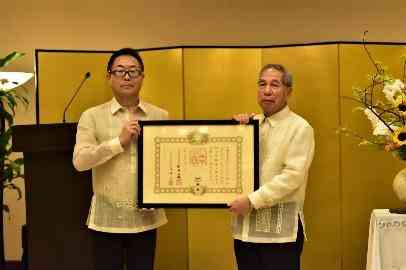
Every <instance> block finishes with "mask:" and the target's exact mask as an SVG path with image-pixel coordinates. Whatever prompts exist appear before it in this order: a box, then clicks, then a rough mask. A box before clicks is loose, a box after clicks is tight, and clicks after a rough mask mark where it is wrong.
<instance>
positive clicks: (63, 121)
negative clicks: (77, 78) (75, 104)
mask: <svg viewBox="0 0 406 270" xmlns="http://www.w3.org/2000/svg"><path fill="white" fill-rule="evenodd" d="M89 78H90V72H89V71H88V72H86V73H85V77H84V78H83V79H82V81H81V82H80V84H79V86H78V88H76V91H75V93H74V94H73V96H72V98H71V99H70V100H69V102H68V105H66V107H65V109H64V110H63V118H62V123H66V117H65V114H66V111H67V110H68V108H69V106H70V105H71V103H72V101H73V100H74V99H75V97H76V95H77V94H78V93H79V90H80V88H82V86H83V84H84V83H85V81H86V80H87V79H89Z"/></svg>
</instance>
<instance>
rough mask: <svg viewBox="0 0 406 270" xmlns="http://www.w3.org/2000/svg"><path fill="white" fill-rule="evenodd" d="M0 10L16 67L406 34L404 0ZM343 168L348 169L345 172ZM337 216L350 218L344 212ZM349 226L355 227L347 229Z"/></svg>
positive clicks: (13, 234) (30, 116) (13, 221)
mask: <svg viewBox="0 0 406 270" xmlns="http://www.w3.org/2000/svg"><path fill="white" fill-rule="evenodd" d="M1 10H2V11H3V12H2V15H1V17H0V26H1V29H2V33H3V35H2V38H1V42H0V53H1V55H5V54H6V53H8V52H10V51H11V50H18V51H23V52H26V53H27V57H25V58H24V59H21V60H19V61H18V62H16V63H15V64H13V65H12V66H11V67H10V68H12V69H13V70H20V71H32V70H33V55H34V49H35V48H49V49H99V50H110V49H116V48H119V47H123V46H132V47H136V48H147V47H161V46H167V45H220V44H223V45H257V44H263V45H272V44H292V43H305V42H318V41H330V40H350V41H352V40H360V39H361V33H362V32H363V30H365V29H368V30H369V31H370V34H369V36H368V37H369V40H371V41H403V42H405V41H406V28H405V27H404V14H405V13H406V5H405V4H404V1H403V0H394V1H390V4H389V3H386V2H382V1H366V0H361V1H352V0H351V1H350V0H344V1H335V2H332V1H317V0H309V1H301V0H288V1H279V2H277V1H259V0H254V1H242V0H234V1H231V0H230V1H219V0H206V1H187V0H182V1H181V0H174V1H152V0H148V1H147V0H144V1H140V0H126V1H95V0H90V1H78V0H71V1H64V2H63V1H51V0H37V1H29V0H25V1H23V0H14V1H2V7H1ZM28 88H29V89H31V90H32V91H31V92H30V93H29V98H30V100H31V103H30V106H29V107H28V109H27V110H25V109H20V110H19V111H18V114H17V122H18V123H33V122H34V119H35V116H34V111H35V110H34V108H35V100H34V99H33V95H34V90H33V89H34V86H33V83H31V85H29V86H28ZM344 143H345V142H344ZM374 155H379V154H374ZM380 158H383V157H380ZM396 166H397V167H399V165H396ZM349 171H350V170H349ZM344 176H345V177H347V173H345V175H344ZM349 179H353V178H349ZM341 188H342V189H343V190H347V189H348V190H350V189H351V186H350V185H348V183H347V185H344V186H343V187H341ZM321 192H322V191H321ZM354 195H357V194H354ZM15 199H16V198H15V194H6V200H7V202H8V203H9V204H10V206H11V210H12V214H11V216H6V217H5V219H4V222H5V235H6V257H7V259H9V260H18V259H19V258H20V255H21V242H20V230H19V228H20V225H21V224H24V223H25V208H24V200H20V201H16V200H15ZM322 200H323V199H320V202H323V201H322ZM333 200H335V198H334V199H333ZM379 201H384V199H382V198H380V199H379ZM346 202H348V203H351V201H350V200H347V201H346ZM381 205H382V206H385V204H384V203H382V204H381ZM364 211H369V209H366V210H364ZM363 216H364V218H363V220H361V221H362V222H365V213H364V215H363ZM344 218H345V219H346V220H348V223H350V222H351V215H344ZM347 218H348V219H347ZM361 221H360V222H361ZM364 229H365V228H364ZM325 230H328V228H326V229H325ZM332 233H334V232H332ZM350 233H353V234H358V233H361V232H359V231H354V230H351V231H350ZM362 233H363V234H365V231H364V232H362ZM354 256H357V255H354ZM352 261H357V260H356V259H353V260H349V262H348V264H350V263H351V262H352ZM345 263H346V262H345Z"/></svg>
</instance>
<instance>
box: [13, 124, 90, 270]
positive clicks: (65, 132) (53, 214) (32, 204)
mask: <svg viewBox="0 0 406 270" xmlns="http://www.w3.org/2000/svg"><path fill="white" fill-rule="evenodd" d="M12 132H13V135H12V140H13V151H15V152H23V154H24V174H25V197H26V211H27V213H26V216H27V236H26V239H27V243H23V246H25V248H26V250H25V251H24V252H25V253H26V255H27V260H28V261H27V264H28V269H29V270H51V269H52V270H55V269H58V270H72V269H80V270H82V269H83V270H85V269H86V270H88V269H93V265H92V253H91V252H92V249H91V240H90V235H89V232H88V229H87V227H86V224H85V223H86V218H87V214H88V210H89V206H90V201H91V192H92V188H91V184H92V182H91V171H86V172H77V171H76V170H75V168H74V167H73V165H72V153H73V147H74V144H75V136H76V123H69V124H43V125H19V126H13V128H12Z"/></svg>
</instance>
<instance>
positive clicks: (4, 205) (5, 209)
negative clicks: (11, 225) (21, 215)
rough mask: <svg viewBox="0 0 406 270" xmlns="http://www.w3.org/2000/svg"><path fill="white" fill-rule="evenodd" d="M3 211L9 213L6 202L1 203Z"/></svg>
mask: <svg viewBox="0 0 406 270" xmlns="http://www.w3.org/2000/svg"><path fill="white" fill-rule="evenodd" d="M3 211H4V212H6V213H10V208H9V207H8V205H7V204H3Z"/></svg>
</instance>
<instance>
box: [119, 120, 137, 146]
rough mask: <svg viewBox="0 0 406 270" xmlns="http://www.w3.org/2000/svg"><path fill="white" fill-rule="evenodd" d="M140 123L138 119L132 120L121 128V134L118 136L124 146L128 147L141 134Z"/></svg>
mask: <svg viewBox="0 0 406 270" xmlns="http://www.w3.org/2000/svg"><path fill="white" fill-rule="evenodd" d="M140 131H141V128H140V125H139V124H138V121H137V120H130V121H128V122H127V123H125V125H124V126H123V128H122V129H121V133H120V136H119V137H118V138H119V140H120V143H121V146H122V147H123V148H126V147H127V146H128V145H130V144H131V142H133V141H134V140H136V139H137V138H138V135H140Z"/></svg>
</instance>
